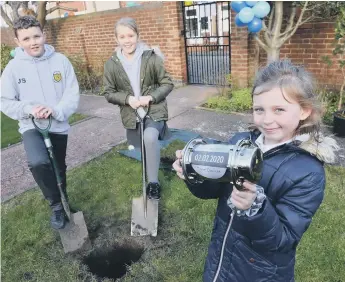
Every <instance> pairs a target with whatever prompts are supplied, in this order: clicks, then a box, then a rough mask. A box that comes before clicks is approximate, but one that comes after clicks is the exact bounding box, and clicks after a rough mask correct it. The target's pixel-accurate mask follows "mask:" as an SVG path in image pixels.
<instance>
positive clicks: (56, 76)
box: [53, 71, 62, 82]
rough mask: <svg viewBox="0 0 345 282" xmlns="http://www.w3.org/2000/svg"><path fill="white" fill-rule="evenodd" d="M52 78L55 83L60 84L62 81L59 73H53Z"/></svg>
mask: <svg viewBox="0 0 345 282" xmlns="http://www.w3.org/2000/svg"><path fill="white" fill-rule="evenodd" d="M53 78H54V81H55V82H60V81H61V79H62V76H61V72H59V71H55V72H54V74H53Z"/></svg>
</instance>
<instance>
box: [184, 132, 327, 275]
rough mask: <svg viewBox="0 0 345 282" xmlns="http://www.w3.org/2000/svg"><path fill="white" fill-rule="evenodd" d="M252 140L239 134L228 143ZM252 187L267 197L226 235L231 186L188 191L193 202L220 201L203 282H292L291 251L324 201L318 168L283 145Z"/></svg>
mask: <svg viewBox="0 0 345 282" xmlns="http://www.w3.org/2000/svg"><path fill="white" fill-rule="evenodd" d="M257 137H258V136H257V135H256V134H254V133H239V134H237V135H235V136H234V137H233V138H232V139H231V140H230V141H229V142H230V143H231V144H236V142H237V141H238V140H239V139H243V138H251V139H252V141H254V140H255V139H256V138H257ZM257 184H258V185H260V186H261V187H263V188H264V189H265V194H266V196H267V198H266V200H265V202H264V204H263V207H262V208H261V209H260V211H259V212H258V214H256V215H255V216H253V217H246V216H245V217H237V216H235V218H234V221H233V224H232V227H231V229H230V231H228V233H227V229H228V225H229V221H230V214H231V209H230V208H229V207H228V205H227V199H228V198H229V196H230V195H231V192H232V185H231V184H225V183H215V182H209V181H205V182H204V183H202V184H201V185H193V186H192V185H187V186H188V188H189V190H190V191H191V192H192V193H193V194H194V195H195V196H196V197H199V198H202V199H212V198H213V199H214V198H218V199H219V200H218V207H217V212H216V216H215V220H214V227H213V232H212V236H211V243H210V245H209V249H208V255H207V258H206V263H205V269H204V275H203V281H205V282H213V281H217V282H263V281H272V282H280V281H281V282H289V281H294V266H295V253H296V247H297V245H298V243H299V241H300V240H301V237H302V235H303V233H304V232H305V231H306V230H307V228H308V226H309V225H310V223H311V220H312V217H313V215H314V214H315V212H316V211H317V209H318V207H319V206H320V204H321V202H322V199H323V195H324V188H325V172H324V167H323V162H321V161H319V160H318V159H317V158H316V157H314V156H312V155H311V154H310V153H309V152H307V151H305V150H303V149H301V148H299V147H298V144H296V143H290V144H285V145H282V146H279V147H276V148H273V149H271V150H269V151H267V152H266V153H264V162H263V172H262V177H261V180H260V181H259V182H258V183H257ZM226 234H227V235H226ZM222 247H223V248H224V251H223V254H224V255H223V256H222V259H221V251H222ZM217 272H218V275H216V273H217ZM215 276H217V277H216V279H215Z"/></svg>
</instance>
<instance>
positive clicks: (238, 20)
mask: <svg viewBox="0 0 345 282" xmlns="http://www.w3.org/2000/svg"><path fill="white" fill-rule="evenodd" d="M235 24H236V25H237V26H246V25H247V24H246V23H243V22H241V20H240V17H239V15H238V14H237V15H236V17H235Z"/></svg>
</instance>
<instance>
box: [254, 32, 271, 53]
mask: <svg viewBox="0 0 345 282" xmlns="http://www.w3.org/2000/svg"><path fill="white" fill-rule="evenodd" d="M254 39H255V40H256V42H257V43H258V44H259V45H260V46H261V47H262V48H263V49H264V50H265V51H266V52H267V50H268V49H269V47H268V46H267V45H266V44H265V43H264V42H262V40H261V39H260V38H259V36H258V35H257V34H256V35H255V36H254Z"/></svg>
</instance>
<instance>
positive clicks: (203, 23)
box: [200, 17, 208, 30]
mask: <svg viewBox="0 0 345 282" xmlns="http://www.w3.org/2000/svg"><path fill="white" fill-rule="evenodd" d="M200 24H201V29H207V30H208V17H201V19H200Z"/></svg>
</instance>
